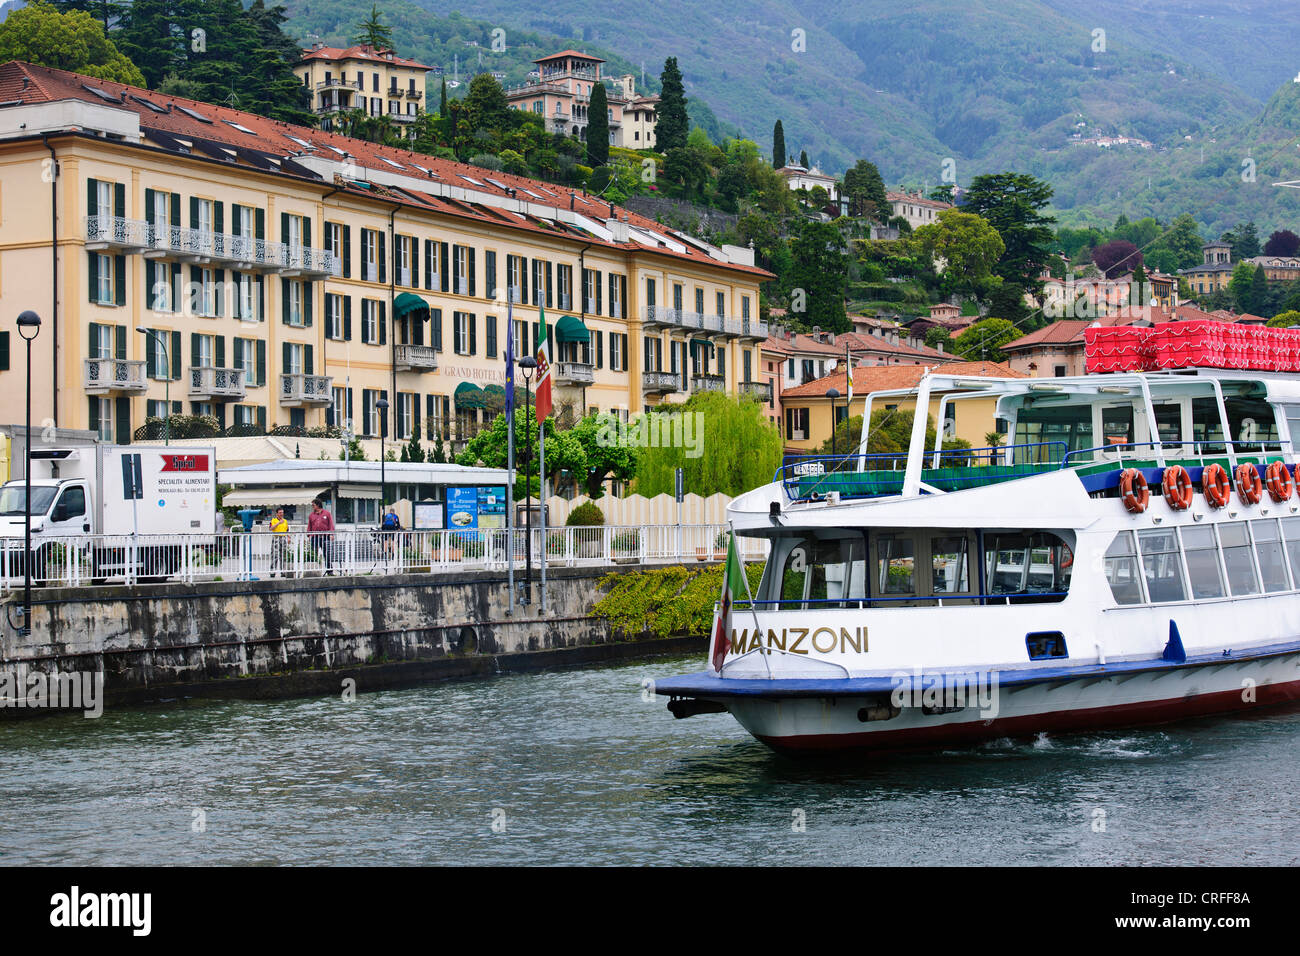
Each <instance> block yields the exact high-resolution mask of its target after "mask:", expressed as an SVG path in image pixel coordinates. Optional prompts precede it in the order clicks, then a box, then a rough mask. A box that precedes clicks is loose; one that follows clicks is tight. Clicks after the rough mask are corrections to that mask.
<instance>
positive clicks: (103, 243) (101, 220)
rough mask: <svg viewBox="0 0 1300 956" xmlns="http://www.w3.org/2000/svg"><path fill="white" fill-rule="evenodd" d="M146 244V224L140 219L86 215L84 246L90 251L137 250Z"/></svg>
mask: <svg viewBox="0 0 1300 956" xmlns="http://www.w3.org/2000/svg"><path fill="white" fill-rule="evenodd" d="M147 245H148V224H147V223H145V222H144V221H143V220H141V219H122V218H120V217H118V216H87V217H86V248H87V249H88V250H90V251H92V252H94V251H99V250H104V249H111V250H115V251H116V250H120V251H123V252H139V251H140V250H142V249H144V248H145V247H146V246H147Z"/></svg>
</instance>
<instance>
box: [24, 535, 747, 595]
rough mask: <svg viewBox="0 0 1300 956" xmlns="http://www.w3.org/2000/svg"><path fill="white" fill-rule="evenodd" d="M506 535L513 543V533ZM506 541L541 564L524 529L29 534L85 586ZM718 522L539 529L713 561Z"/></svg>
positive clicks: (521, 556)
mask: <svg viewBox="0 0 1300 956" xmlns="http://www.w3.org/2000/svg"><path fill="white" fill-rule="evenodd" d="M511 539H513V542H512V540H511ZM512 543H513V548H514V556H515V568H516V570H517V571H518V572H519V573H522V572H523V570H524V567H525V562H526V560H527V558H528V557H529V556H530V553H531V559H532V565H533V568H534V573H536V571H537V569H540V567H541V561H542V546H543V538H542V533H541V531H540V530H539V529H536V528H534V529H533V531H532V535H531V541H530V540H529V535H528V533H527V532H526V531H524V530H523V529H513V530H511V531H506V530H504V529H499V530H489V529H478V530H460V531H455V530H442V531H385V532H381V531H368V530H353V531H335V532H332V533H330V534H327V535H317V534H310V533H307V532H291V533H289V534H272V533H270V532H252V533H245V534H241V533H233V532H232V533H227V534H220V535H196V534H175V535H85V536H80V537H68V538H42V539H40V540H39V541H33V542H32V556H33V560H32V562H31V563H32V581H33V583H34V584H38V585H54V586H60V587H92V586H98V585H103V584H123V583H125V584H132V585H134V584H141V583H145V584H147V583H159V582H163V581H181V582H194V581H250V580H266V579H268V578H302V577H308V576H319V575H326V574H337V575H354V574H380V575H383V574H413V573H420V572H430V571H447V570H458V569H461V568H464V569H466V570H470V569H480V570H495V571H504V570H505V569H506V567H507V565H508V559H509V554H510V547H511V544H512ZM737 544H738V546H739V547H741V549H742V550H741V554H742V556H743V557H744V558H745V559H746V560H762V559H763V558H764V557H765V556H766V551H767V542H766V541H765V540H756V539H753V538H738V539H737ZM726 549H727V540H726V529H725V527H724V526H722V525H682V526H680V527H678V526H676V525H648V526H644V527H562V528H550V529H547V532H546V563H547V566H548V567H578V566H604V565H613V564H662V563H665V562H677V561H682V562H696V561H720V560H722V559H723V558H724V557H725V556H726ZM25 553H26V552H25V550H24V541H23V539H22V538H4V539H0V558H2V559H3V564H0V593H4V592H11V591H14V590H22V589H23V587H24V586H25V575H26V562H25V560H24V555H25Z"/></svg>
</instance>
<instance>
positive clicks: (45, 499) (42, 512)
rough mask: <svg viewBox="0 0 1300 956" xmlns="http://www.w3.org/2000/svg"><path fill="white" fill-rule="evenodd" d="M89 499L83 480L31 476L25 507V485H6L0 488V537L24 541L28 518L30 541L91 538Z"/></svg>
mask: <svg viewBox="0 0 1300 956" xmlns="http://www.w3.org/2000/svg"><path fill="white" fill-rule="evenodd" d="M34 470H35V469H34V468H33V471H34ZM91 495H92V491H91V488H90V486H89V483H88V482H87V481H86V480H85V479H84V478H70V479H58V478H37V477H35V476H34V475H33V477H32V500H31V505H30V507H28V506H27V483H26V481H24V480H18V481H10V482H6V483H5V485H4V486H3V487H0V537H4V538H21V537H24V535H25V534H26V527H25V524H26V522H27V520H28V519H29V518H30V520H31V525H32V536H33V537H36V536H37V535H41V536H45V537H56V536H57V537H72V536H75V535H86V534H90V533H91V531H92V524H91V516H92V513H93V509H92V507H91V506H92V503H93V502H92V498H91Z"/></svg>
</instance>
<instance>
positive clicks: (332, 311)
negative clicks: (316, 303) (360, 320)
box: [325, 292, 343, 340]
mask: <svg viewBox="0 0 1300 956" xmlns="http://www.w3.org/2000/svg"><path fill="white" fill-rule="evenodd" d="M325 337H326V338H327V339H336V340H339V339H342V338H343V297H342V296H341V295H335V294H334V293H332V292H327V293H326V294H325Z"/></svg>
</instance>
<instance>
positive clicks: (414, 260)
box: [408, 236, 420, 289]
mask: <svg viewBox="0 0 1300 956" xmlns="http://www.w3.org/2000/svg"><path fill="white" fill-rule="evenodd" d="M408 241H409V242H410V246H409V248H410V250H411V288H412V289H418V288H419V287H420V240H419V239H416V238H415V236H411V237H409V239H408Z"/></svg>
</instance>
